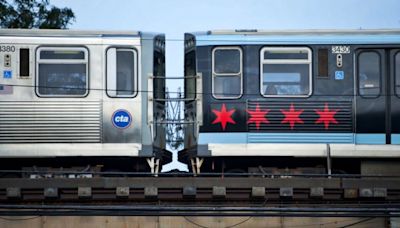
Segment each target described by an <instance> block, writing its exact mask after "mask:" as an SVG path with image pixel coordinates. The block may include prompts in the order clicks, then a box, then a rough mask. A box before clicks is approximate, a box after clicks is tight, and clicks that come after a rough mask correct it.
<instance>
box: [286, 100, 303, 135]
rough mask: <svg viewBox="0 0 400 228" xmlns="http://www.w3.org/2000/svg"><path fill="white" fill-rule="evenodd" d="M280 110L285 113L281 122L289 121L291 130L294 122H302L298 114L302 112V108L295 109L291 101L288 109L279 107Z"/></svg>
mask: <svg viewBox="0 0 400 228" xmlns="http://www.w3.org/2000/svg"><path fill="white" fill-rule="evenodd" d="M281 112H282V113H283V114H284V115H285V118H284V119H283V120H282V122H281V123H289V125H290V129H292V130H293V128H294V125H295V124H296V123H304V122H303V121H302V120H301V119H300V114H301V113H302V112H303V109H301V110H295V109H294V105H293V103H292V104H290V109H289V110H288V111H286V110H283V109H281Z"/></svg>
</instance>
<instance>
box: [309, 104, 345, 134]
mask: <svg viewBox="0 0 400 228" xmlns="http://www.w3.org/2000/svg"><path fill="white" fill-rule="evenodd" d="M338 111H339V109H337V110H329V107H328V103H325V108H324V110H317V109H315V112H316V113H317V114H318V115H319V119H318V120H316V121H315V123H316V124H319V123H324V125H325V129H328V128H329V124H330V123H335V124H337V123H338V122H337V121H336V119H335V114H336V113H337V112H338Z"/></svg>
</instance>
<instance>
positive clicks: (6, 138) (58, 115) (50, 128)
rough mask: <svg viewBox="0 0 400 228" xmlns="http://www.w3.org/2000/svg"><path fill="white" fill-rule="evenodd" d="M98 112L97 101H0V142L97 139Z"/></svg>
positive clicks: (98, 133)
mask: <svg viewBox="0 0 400 228" xmlns="http://www.w3.org/2000/svg"><path fill="white" fill-rule="evenodd" d="M101 115H102V103H101V102H91V101H85V102H81V101H76V102H62V101H57V102H55V101H43V102H42V101H41V102H0V143H16V142H18V143H31V142H38V143H39V142H40V143H45V142H64V143H75V142H86V143H88V142H101Z"/></svg>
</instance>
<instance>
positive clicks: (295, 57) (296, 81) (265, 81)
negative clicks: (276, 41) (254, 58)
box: [260, 47, 312, 97]
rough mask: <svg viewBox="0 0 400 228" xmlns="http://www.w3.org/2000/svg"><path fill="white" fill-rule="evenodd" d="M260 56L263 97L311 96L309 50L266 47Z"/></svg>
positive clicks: (303, 48)
mask: <svg viewBox="0 0 400 228" xmlns="http://www.w3.org/2000/svg"><path fill="white" fill-rule="evenodd" d="M260 56H261V59H260V61H261V64H260V65H261V66H260V67H261V69H260V72H261V79H260V88H261V94H262V95H263V96H265V97H288V96H290V97H292V96H300V97H306V96H310V95H311V92H312V80H311V67H312V64H311V63H312V60H311V58H312V55H311V50H310V49H309V48H305V47H265V48H263V49H262V50H261V55H260Z"/></svg>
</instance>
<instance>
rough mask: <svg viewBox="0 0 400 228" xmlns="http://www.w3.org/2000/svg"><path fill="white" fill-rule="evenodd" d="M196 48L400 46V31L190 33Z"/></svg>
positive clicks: (217, 31) (251, 30)
mask: <svg viewBox="0 0 400 228" xmlns="http://www.w3.org/2000/svg"><path fill="white" fill-rule="evenodd" d="M191 34H192V35H193V36H195V39H196V45H197V46H207V45H244V44H278V45H284V44H400V29H348V30H340V29H337V30H336V29H329V30H256V29H249V30H246V29H243V30H212V31H205V32H195V33H191Z"/></svg>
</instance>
